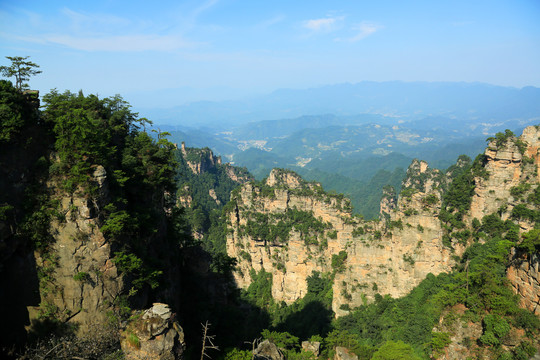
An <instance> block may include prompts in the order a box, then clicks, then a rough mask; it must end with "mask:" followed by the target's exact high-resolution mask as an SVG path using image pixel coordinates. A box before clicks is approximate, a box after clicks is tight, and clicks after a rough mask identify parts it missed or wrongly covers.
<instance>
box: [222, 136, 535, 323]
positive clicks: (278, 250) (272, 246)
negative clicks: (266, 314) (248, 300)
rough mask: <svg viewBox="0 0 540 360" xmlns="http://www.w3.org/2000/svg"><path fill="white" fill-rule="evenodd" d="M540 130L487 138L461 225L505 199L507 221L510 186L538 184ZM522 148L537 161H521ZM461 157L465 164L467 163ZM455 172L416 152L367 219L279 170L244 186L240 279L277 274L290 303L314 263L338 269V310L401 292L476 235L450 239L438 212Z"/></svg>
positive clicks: (275, 291) (233, 223) (236, 204)
mask: <svg viewBox="0 0 540 360" xmlns="http://www.w3.org/2000/svg"><path fill="white" fill-rule="evenodd" d="M538 135H540V134H539V131H538V129H536V128H535V127H531V128H527V129H526V130H525V131H524V134H523V135H522V136H521V138H520V139H519V141H518V140H516V139H515V138H511V139H509V140H508V141H507V142H505V143H503V144H497V143H496V142H494V141H492V142H491V143H490V144H489V146H488V148H487V150H486V158H485V163H483V164H480V165H479V166H483V169H484V170H486V171H487V176H486V177H484V178H480V177H475V178H474V183H473V186H474V195H473V199H472V205H471V208H470V209H469V210H468V211H467V213H466V214H465V216H464V219H463V221H464V225H463V226H464V229H469V228H470V227H471V222H472V221H473V219H474V218H477V219H478V220H480V219H482V217H483V216H485V215H488V214H492V213H493V212H496V211H497V210H499V209H500V208H501V206H503V205H506V206H507V208H506V210H505V212H504V213H503V220H504V219H505V217H506V218H508V217H510V215H511V211H512V208H513V206H514V205H515V204H516V202H515V201H514V198H513V197H512V195H511V194H510V192H511V189H512V188H513V187H515V186H517V185H518V184H520V183H523V182H528V183H530V184H531V191H532V190H533V189H534V188H535V187H536V186H537V185H538V171H537V166H538V156H537V152H538ZM522 152H523V154H525V156H527V157H528V158H530V159H531V160H527V159H526V158H525V160H523V159H524V157H523V155H522ZM461 162H462V161H461V160H460V161H458V164H457V166H458V167H464V166H465V165H466V164H463V163H461ZM453 171H455V169H454V170H453ZM452 176H453V175H452V174H451V173H447V174H444V173H442V172H440V171H438V170H436V169H430V168H429V166H428V164H427V163H426V162H424V161H418V160H414V161H413V162H412V164H411V166H410V167H409V169H408V171H407V177H406V178H405V179H404V181H403V188H402V192H401V194H400V196H399V198H398V200H397V202H395V200H392V199H391V197H392V196H391V191H389V192H388V194H386V195H387V196H385V197H384V198H383V205H384V206H381V208H382V209H383V216H382V218H383V220H381V221H369V222H368V221H364V220H362V219H361V218H359V217H355V216H353V215H352V214H351V212H350V211H349V207H348V202H347V199H343V198H340V197H338V196H331V195H329V194H327V193H325V192H324V191H322V189H321V188H320V186H319V185H318V184H314V183H307V182H305V181H303V180H302V179H301V178H300V177H299V176H298V175H296V174H294V173H292V172H288V171H284V170H278V169H274V170H273V171H272V172H271V173H270V175H269V177H268V179H267V180H266V183H263V184H258V185H257V184H253V183H251V184H247V185H244V186H243V187H242V188H241V189H240V190H239V191H238V192H237V193H236V194H234V195H233V197H232V202H231V204H230V205H229V211H228V213H227V216H228V220H227V221H228V235H227V253H228V254H229V256H232V257H235V258H237V259H238V262H239V264H238V270H237V271H236V273H235V280H236V282H237V284H238V286H240V287H241V288H247V287H248V286H249V284H250V283H251V281H252V279H251V276H250V271H252V269H253V270H255V271H256V272H258V271H260V270H261V269H264V270H265V271H267V272H271V273H272V274H273V278H272V295H273V297H274V299H275V300H276V301H285V302H286V303H292V302H293V301H295V300H297V299H299V298H301V297H303V296H304V295H305V294H306V293H307V278H308V277H309V276H311V275H312V273H313V272H314V271H318V272H322V273H334V274H335V277H334V284H333V304H332V309H333V310H334V312H335V313H336V314H337V316H340V315H344V314H347V313H348V309H349V308H353V307H356V306H359V305H361V304H363V303H365V302H371V301H372V300H373V299H374V295H375V294H376V293H379V294H381V295H384V294H389V295H391V296H393V297H400V296H403V295H405V294H407V293H408V292H409V291H410V290H412V289H413V288H414V287H415V286H416V285H418V284H419V283H420V282H421V281H422V280H423V279H424V278H425V277H426V276H427V275H428V274H429V273H432V274H435V275H436V274H439V273H441V272H449V271H450V270H451V268H452V265H453V264H454V263H455V262H454V259H453V257H454V256H460V255H461V254H463V252H464V251H465V249H466V246H467V245H468V244H470V242H471V241H472V238H471V237H470V235H469V236H468V237H464V238H463V239H462V240H461V241H458V240H456V239H455V238H452V237H450V238H449V240H447V243H446V245H445V244H443V236H444V234H445V233H448V225H446V227H443V226H442V224H441V221H440V220H439V212H440V210H441V207H442V206H444V204H443V197H444V193H445V189H447V188H448V186H449V184H450V182H451V181H452V180H451V179H452ZM299 212H300V213H301V215H302V216H299V215H298V214H299ZM519 223H520V225H521V228H522V230H524V231H526V230H528V229H530V228H531V224H530V222H527V220H526V219H524V220H520V221H519ZM317 224H318V225H317ZM257 225H264V226H266V230H264V229H263V227H258V226H257ZM518 291H519V290H518Z"/></svg>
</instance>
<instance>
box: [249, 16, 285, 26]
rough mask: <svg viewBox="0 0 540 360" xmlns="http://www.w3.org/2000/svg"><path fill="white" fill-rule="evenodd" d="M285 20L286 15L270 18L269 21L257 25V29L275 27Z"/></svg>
mask: <svg viewBox="0 0 540 360" xmlns="http://www.w3.org/2000/svg"><path fill="white" fill-rule="evenodd" d="M283 20H285V16H284V15H278V16H274V17H273V18H270V19H267V20H265V21H263V22H261V23H259V24H257V25H255V27H256V28H263V29H264V28H268V27H270V26H272V25H275V24H278V23H280V22H282V21H283Z"/></svg>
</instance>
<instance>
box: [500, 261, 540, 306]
mask: <svg viewBox="0 0 540 360" xmlns="http://www.w3.org/2000/svg"><path fill="white" fill-rule="evenodd" d="M506 276H507V278H508V279H509V280H510V283H511V284H512V288H513V289H514V291H515V292H516V293H517V294H519V295H520V305H521V307H523V308H525V309H528V310H530V311H532V312H533V313H535V314H536V315H538V316H540V257H539V256H538V254H533V255H532V256H531V255H522V256H520V257H519V258H518V259H516V261H515V263H514V265H513V266H511V267H509V268H508V269H507V272H506Z"/></svg>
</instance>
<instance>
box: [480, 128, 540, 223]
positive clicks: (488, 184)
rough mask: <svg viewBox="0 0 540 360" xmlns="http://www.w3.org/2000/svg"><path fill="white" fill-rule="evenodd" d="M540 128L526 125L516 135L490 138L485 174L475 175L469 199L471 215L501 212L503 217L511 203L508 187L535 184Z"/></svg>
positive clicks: (486, 153) (504, 217) (507, 215)
mask: <svg viewBox="0 0 540 360" xmlns="http://www.w3.org/2000/svg"><path fill="white" fill-rule="evenodd" d="M539 137H540V129H539V128H538V127H536V126H530V127H527V128H526V129H525V130H523V134H522V135H521V136H520V137H519V138H515V137H512V136H510V137H508V138H507V139H505V140H502V138H501V139H498V140H497V139H493V140H491V141H490V142H489V144H488V146H487V148H486V151H485V153H484V162H485V165H484V167H483V168H484V170H485V175H484V176H477V177H476V178H475V183H476V186H475V190H474V191H475V194H474V197H473V199H472V204H471V211H470V217H471V219H472V218H477V219H482V218H483V217H484V216H486V215H489V214H492V213H494V212H497V211H500V209H501V208H504V206H507V207H506V209H505V211H501V215H502V218H503V220H506V219H507V218H508V217H509V216H510V213H511V210H512V208H513V206H514V202H513V201H508V200H509V199H511V198H512V195H511V193H510V191H511V189H512V188H514V187H516V186H518V185H519V184H523V183H538V181H539V180H540V178H539V177H538V176H539V175H538V173H539V171H538V170H539V166H540V157H539V153H538V151H539V146H540V141H539V140H538V138H539Z"/></svg>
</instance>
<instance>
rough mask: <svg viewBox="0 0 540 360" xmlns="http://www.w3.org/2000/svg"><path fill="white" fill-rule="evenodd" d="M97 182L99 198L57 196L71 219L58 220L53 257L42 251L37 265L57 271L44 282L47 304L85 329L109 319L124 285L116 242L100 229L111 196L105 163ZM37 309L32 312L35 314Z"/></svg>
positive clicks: (51, 251) (96, 171)
mask: <svg viewBox="0 0 540 360" xmlns="http://www.w3.org/2000/svg"><path fill="white" fill-rule="evenodd" d="M94 182H95V183H96V184H97V185H98V194H99V195H98V197H97V198H96V199H95V200H91V199H90V198H87V197H84V196H82V195H79V196H77V195H72V196H65V195H63V194H62V193H58V194H57V195H56V196H57V197H58V199H59V201H60V209H59V212H61V213H63V214H65V220H64V221H61V220H58V219H54V220H53V222H52V224H51V228H52V233H53V234H54V235H53V236H54V238H55V241H54V243H53V245H52V249H51V250H50V251H49V252H48V254H50V255H45V256H40V255H39V254H38V253H36V262H37V265H38V266H39V267H41V269H48V270H42V271H52V273H51V279H53V280H52V281H50V282H49V283H47V284H43V285H42V288H44V289H45V291H42V294H41V296H42V299H41V300H42V303H46V304H49V305H48V306H53V307H55V308H56V309H57V310H58V313H59V314H60V316H61V319H62V320H63V321H70V322H74V323H77V324H78V325H79V327H78V330H79V331H80V332H81V333H83V332H85V331H87V330H88V329H89V328H90V327H91V326H95V325H96V324H105V323H106V322H107V317H106V312H107V311H108V310H111V309H112V306H113V303H114V300H115V298H116V297H117V296H118V295H119V294H120V293H121V292H122V290H123V287H124V280H123V277H122V276H121V275H120V274H119V272H118V269H117V268H116V265H115V264H114V263H113V262H112V257H113V254H112V253H111V248H110V244H109V243H108V242H107V241H106V240H105V238H104V236H103V234H102V233H101V231H100V230H99V227H98V218H97V212H98V209H99V207H100V206H101V204H102V203H103V202H105V201H106V196H107V194H108V190H107V176H106V172H105V169H104V168H103V167H102V166H98V167H97V168H96V170H95V172H94ZM51 185H52V184H51ZM37 310H38V309H37V308H34V309H33V311H31V317H33V316H35V315H36V314H35V313H36V312H37Z"/></svg>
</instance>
